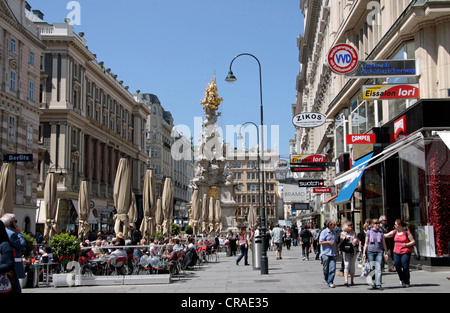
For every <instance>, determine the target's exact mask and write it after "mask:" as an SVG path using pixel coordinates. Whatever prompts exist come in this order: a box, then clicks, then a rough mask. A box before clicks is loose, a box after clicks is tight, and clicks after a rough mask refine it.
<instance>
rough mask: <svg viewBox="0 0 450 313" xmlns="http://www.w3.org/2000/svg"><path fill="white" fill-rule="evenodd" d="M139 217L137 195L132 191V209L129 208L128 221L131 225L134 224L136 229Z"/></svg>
mask: <svg viewBox="0 0 450 313" xmlns="http://www.w3.org/2000/svg"><path fill="white" fill-rule="evenodd" d="M137 219H138V211H137V206H136V195H135V194H134V192H132V193H131V202H130V209H129V210H128V222H129V223H130V226H133V227H134V228H135V229H136V222H137Z"/></svg>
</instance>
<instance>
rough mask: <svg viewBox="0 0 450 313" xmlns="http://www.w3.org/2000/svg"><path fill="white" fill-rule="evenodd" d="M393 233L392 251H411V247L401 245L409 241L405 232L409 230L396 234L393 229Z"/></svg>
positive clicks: (401, 252) (403, 252) (402, 252)
mask: <svg viewBox="0 0 450 313" xmlns="http://www.w3.org/2000/svg"><path fill="white" fill-rule="evenodd" d="M394 234H395V236H394V242H395V245H394V253H397V254H405V253H410V252H412V249H411V247H403V244H404V243H409V242H410V241H409V239H408V235H407V234H409V231H408V232H406V231H404V232H403V233H401V234H398V233H397V231H394Z"/></svg>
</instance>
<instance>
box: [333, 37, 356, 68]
mask: <svg viewBox="0 0 450 313" xmlns="http://www.w3.org/2000/svg"><path fill="white" fill-rule="evenodd" d="M328 65H329V66H330V68H331V70H332V71H333V72H335V73H336V74H348V73H351V72H353V71H354V70H355V69H356V66H357V65H358V52H357V51H356V49H355V48H353V47H352V46H350V45H348V44H345V43H341V44H337V45H336V46H334V47H333V48H331V49H330V52H328Z"/></svg>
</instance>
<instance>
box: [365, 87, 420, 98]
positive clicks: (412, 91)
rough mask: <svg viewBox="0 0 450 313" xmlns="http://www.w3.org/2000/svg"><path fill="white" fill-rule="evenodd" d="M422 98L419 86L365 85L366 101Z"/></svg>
mask: <svg viewBox="0 0 450 313" xmlns="http://www.w3.org/2000/svg"><path fill="white" fill-rule="evenodd" d="M417 98H420V94H419V84H392V85H364V86H363V99H364V100H392V99H417Z"/></svg>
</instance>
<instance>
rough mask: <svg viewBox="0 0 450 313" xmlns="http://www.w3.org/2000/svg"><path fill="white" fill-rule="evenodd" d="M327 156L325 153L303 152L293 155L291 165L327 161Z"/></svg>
mask: <svg viewBox="0 0 450 313" xmlns="http://www.w3.org/2000/svg"><path fill="white" fill-rule="evenodd" d="M326 161H327V158H326V156H325V155H324V154H301V155H294V156H292V157H291V165H293V164H304V163H325V162H326Z"/></svg>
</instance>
